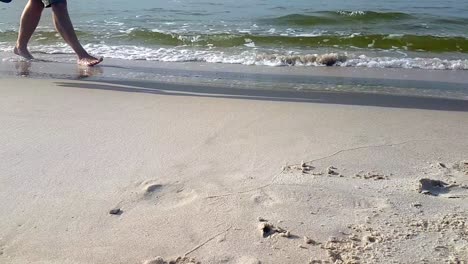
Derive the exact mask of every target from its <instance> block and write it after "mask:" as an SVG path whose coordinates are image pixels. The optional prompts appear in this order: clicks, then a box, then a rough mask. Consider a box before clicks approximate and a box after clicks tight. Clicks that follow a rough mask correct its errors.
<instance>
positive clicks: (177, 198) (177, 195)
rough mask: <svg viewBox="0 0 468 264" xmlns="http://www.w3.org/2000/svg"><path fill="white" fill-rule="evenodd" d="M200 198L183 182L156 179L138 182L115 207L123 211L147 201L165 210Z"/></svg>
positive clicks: (128, 189)
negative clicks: (162, 181)
mask: <svg viewBox="0 0 468 264" xmlns="http://www.w3.org/2000/svg"><path fill="white" fill-rule="evenodd" d="M197 198H198V194H197V193H196V192H195V191H194V190H187V189H186V188H185V186H184V185H183V184H179V183H174V184H161V183H159V182H158V181H155V180H147V181H143V182H137V183H135V184H134V185H132V186H131V187H130V188H127V190H126V191H125V192H124V198H123V199H122V201H121V202H120V203H118V205H117V206H116V207H115V208H122V211H128V209H130V208H132V207H134V206H135V205H136V204H137V203H141V202H146V203H152V204H154V205H157V206H158V207H159V208H161V209H164V210H170V209H175V208H178V207H182V206H185V205H187V204H190V203H192V202H193V201H195V200H196V199H197Z"/></svg>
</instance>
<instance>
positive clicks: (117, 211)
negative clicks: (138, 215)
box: [109, 208, 123, 215]
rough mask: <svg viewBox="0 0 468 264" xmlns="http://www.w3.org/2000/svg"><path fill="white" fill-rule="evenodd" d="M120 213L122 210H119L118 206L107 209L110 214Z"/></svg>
mask: <svg viewBox="0 0 468 264" xmlns="http://www.w3.org/2000/svg"><path fill="white" fill-rule="evenodd" d="M122 213H123V211H122V210H120V208H114V209H112V210H110V211H109V214H111V215H121V214H122Z"/></svg>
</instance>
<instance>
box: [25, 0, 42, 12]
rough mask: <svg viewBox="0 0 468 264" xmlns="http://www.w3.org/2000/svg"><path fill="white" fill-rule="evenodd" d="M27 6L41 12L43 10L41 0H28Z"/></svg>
mask: <svg viewBox="0 0 468 264" xmlns="http://www.w3.org/2000/svg"><path fill="white" fill-rule="evenodd" d="M28 8H30V9H32V10H34V11H35V12H42V10H44V4H43V3H42V2H41V0H30V1H29V3H28Z"/></svg>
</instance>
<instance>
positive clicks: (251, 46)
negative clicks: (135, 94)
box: [0, 0, 468, 70]
mask: <svg viewBox="0 0 468 264" xmlns="http://www.w3.org/2000/svg"><path fill="white" fill-rule="evenodd" d="M25 3H26V1H25V0H14V1H13V2H12V3H10V4H1V5H0V17H1V19H0V51H4V52H10V51H11V49H12V47H13V45H14V43H15V40H16V36H17V31H18V24H19V16H20V14H21V11H22V8H23V7H24V5H25ZM69 8H70V13H71V16H72V20H73V22H74V24H75V27H76V29H77V32H78V35H79V38H80V40H81V42H82V43H83V44H84V45H85V47H86V48H87V49H88V50H89V51H90V52H91V53H93V54H96V55H100V56H104V57H107V58H116V59H126V60H151V61H170V62H209V63H225V64H246V65H268V66H294V67H322V66H326V65H328V66H335V67H371V68H419V69H437V70H468V0H447V1H435V0H413V1H407V0H388V1H383V0H354V1H351V0H348V1H343V0H290V1H284V0H283V1H278V0H169V1H159V0H158V1H155V0H139V1H123V0H99V1H94V0H80V1H73V0H72V1H69ZM30 49H31V50H32V51H33V52H35V53H36V54H40V55H41V56H46V57H47V56H51V55H53V54H72V51H71V49H70V48H69V47H68V46H67V45H65V44H64V42H63V40H62V39H61V38H60V36H59V35H58V34H57V33H56V32H55V30H54V27H53V24H52V20H51V15H50V10H46V11H45V12H44V15H43V20H42V21H41V24H40V26H39V28H38V29H37V32H36V34H35V35H34V37H33V39H32V41H31V46H30Z"/></svg>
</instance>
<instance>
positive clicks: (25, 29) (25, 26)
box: [13, 0, 44, 60]
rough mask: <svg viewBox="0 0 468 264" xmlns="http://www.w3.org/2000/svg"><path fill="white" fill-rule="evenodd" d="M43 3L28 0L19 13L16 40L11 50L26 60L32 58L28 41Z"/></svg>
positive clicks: (37, 21) (37, 22)
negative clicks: (19, 19)
mask: <svg viewBox="0 0 468 264" xmlns="http://www.w3.org/2000/svg"><path fill="white" fill-rule="evenodd" d="M43 9H44V4H43V3H42V2H41V0H29V1H28V3H27V4H26V7H25V8H24V11H23V14H22V15H21V21H20V28H19V33H18V40H17V41H16V45H15V48H14V50H13V52H14V53H15V54H16V55H19V56H21V57H23V58H26V59H28V60H31V59H34V57H33V56H32V55H31V53H29V50H28V42H29V40H30V39H31V37H32V35H33V33H34V31H35V30H36V27H37V25H38V24H39V20H40V19H41V14H42V10H43Z"/></svg>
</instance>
